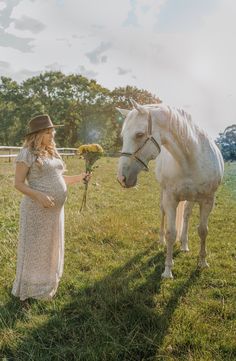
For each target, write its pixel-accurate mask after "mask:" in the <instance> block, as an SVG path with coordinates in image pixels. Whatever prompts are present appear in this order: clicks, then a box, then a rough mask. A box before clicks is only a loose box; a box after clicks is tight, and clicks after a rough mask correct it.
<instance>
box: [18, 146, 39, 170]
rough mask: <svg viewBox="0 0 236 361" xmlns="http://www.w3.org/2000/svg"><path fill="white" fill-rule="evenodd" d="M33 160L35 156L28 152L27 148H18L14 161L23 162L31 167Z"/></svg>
mask: <svg viewBox="0 0 236 361" xmlns="http://www.w3.org/2000/svg"><path fill="white" fill-rule="evenodd" d="M34 161H35V156H34V155H33V154H32V153H31V152H30V150H29V149H28V148H22V149H21V150H20V153H19V154H18V155H17V157H16V163H17V162H23V163H25V164H26V165H27V166H28V167H31V165H32V163H33V162H34Z"/></svg>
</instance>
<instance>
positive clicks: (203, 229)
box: [198, 198, 214, 268]
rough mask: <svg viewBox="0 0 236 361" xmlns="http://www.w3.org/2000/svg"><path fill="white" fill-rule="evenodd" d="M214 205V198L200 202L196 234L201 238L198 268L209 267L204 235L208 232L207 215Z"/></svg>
mask: <svg viewBox="0 0 236 361" xmlns="http://www.w3.org/2000/svg"><path fill="white" fill-rule="evenodd" d="M213 205H214V198H210V199H207V200H204V201H202V202H201V203H200V224H199V226H198V234H199V237H200V240H201V245H200V252H199V262H198V266H199V267H200V268H204V267H209V266H208V263H207V261H206V237H207V233H208V217H209V214H210V213H211V211H212V208H213Z"/></svg>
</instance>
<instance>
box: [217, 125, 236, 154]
mask: <svg viewBox="0 0 236 361" xmlns="http://www.w3.org/2000/svg"><path fill="white" fill-rule="evenodd" d="M217 144H218V145H219V147H220V150H221V153H222V155H223V158H224V160H226V161H236V124H233V125H231V126H229V127H227V128H226V129H225V130H224V132H223V133H220V134H219V137H218V139H217Z"/></svg>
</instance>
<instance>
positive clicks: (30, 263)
mask: <svg viewBox="0 0 236 361" xmlns="http://www.w3.org/2000/svg"><path fill="white" fill-rule="evenodd" d="M35 160H36V158H35V156H34V155H33V154H32V153H31V152H30V151H29V149H28V148H23V149H22V150H21V151H20V153H19V155H18V156H17V158H16V161H17V162H24V163H25V164H26V165H27V166H28V167H29V172H28V175H27V182H28V185H29V186H30V187H31V188H33V189H35V190H38V191H41V192H44V193H46V194H48V195H50V196H53V197H54V199H55V206H54V207H53V208H43V207H42V206H41V205H40V204H39V203H37V202H36V201H34V200H32V199H31V198H30V197H28V196H24V197H23V199H22V201H21V205H20V231H19V243H18V250H17V270H16V279H15V282H14V285H13V289H12V293H13V295H15V296H17V297H20V299H21V300H25V299H26V298H29V297H32V298H37V299H50V298H51V297H52V296H53V295H54V294H55V292H56V290H57V287H58V283H59V280H60V278H61V276H62V272H63V262H64V202H65V200H66V191H67V190H66V184H65V182H64V179H63V176H62V174H63V163H62V161H61V160H60V159H58V158H54V157H53V158H44V159H43V165H42V166H41V167H40V166H39V165H38V163H36V162H35Z"/></svg>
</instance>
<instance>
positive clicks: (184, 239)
mask: <svg viewBox="0 0 236 361" xmlns="http://www.w3.org/2000/svg"><path fill="white" fill-rule="evenodd" d="M193 206H194V202H186V203H185V207H184V216H183V218H184V221H183V228H182V232H181V237H180V243H181V248H180V249H181V251H184V252H188V251H189V247H188V225H189V217H190V216H191V213H192V209H193Z"/></svg>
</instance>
